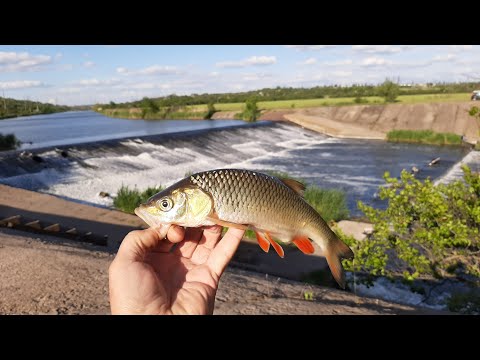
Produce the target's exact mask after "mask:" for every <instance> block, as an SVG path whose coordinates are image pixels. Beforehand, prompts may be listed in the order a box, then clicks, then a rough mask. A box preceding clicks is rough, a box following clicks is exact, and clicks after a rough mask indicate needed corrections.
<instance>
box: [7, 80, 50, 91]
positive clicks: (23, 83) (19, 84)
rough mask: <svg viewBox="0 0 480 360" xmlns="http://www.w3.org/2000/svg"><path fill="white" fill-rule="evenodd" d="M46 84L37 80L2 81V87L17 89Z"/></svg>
mask: <svg viewBox="0 0 480 360" xmlns="http://www.w3.org/2000/svg"><path fill="white" fill-rule="evenodd" d="M44 86H45V84H44V83H43V82H41V81H37V80H17V81H0V89H3V90H16V89H27V88H34V87H44Z"/></svg>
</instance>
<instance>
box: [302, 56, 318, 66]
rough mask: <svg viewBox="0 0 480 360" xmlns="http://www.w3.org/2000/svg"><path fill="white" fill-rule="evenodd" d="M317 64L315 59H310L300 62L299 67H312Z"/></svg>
mask: <svg viewBox="0 0 480 360" xmlns="http://www.w3.org/2000/svg"><path fill="white" fill-rule="evenodd" d="M316 63H317V59H315V58H314V57H310V58H308V59H306V60H305V61H302V62H301V63H300V65H313V64H316Z"/></svg>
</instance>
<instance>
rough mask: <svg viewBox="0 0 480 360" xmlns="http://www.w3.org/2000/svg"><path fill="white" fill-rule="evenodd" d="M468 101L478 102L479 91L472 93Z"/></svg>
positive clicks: (479, 97) (479, 98)
mask: <svg viewBox="0 0 480 360" xmlns="http://www.w3.org/2000/svg"><path fill="white" fill-rule="evenodd" d="M470 100H480V90H475V91H473V92H472V96H471V97H470Z"/></svg>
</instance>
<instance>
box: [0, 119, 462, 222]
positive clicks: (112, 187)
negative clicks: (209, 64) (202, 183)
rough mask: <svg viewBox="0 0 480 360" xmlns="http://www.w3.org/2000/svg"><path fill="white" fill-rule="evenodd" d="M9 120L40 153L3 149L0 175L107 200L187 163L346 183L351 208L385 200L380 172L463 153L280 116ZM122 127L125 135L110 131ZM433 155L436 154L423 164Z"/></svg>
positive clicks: (446, 166) (423, 169)
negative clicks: (343, 133)
mask: <svg viewBox="0 0 480 360" xmlns="http://www.w3.org/2000/svg"><path fill="white" fill-rule="evenodd" d="M82 116H85V117H82ZM24 121H27V122H26V123H23V122H24ZM36 121H38V122H39V123H38V124H37V123H35V122H36ZM42 121H44V125H41V124H40V123H41V122H42ZM5 122H6V123H7V126H6V127H4V126H3V125H4V123H5ZM105 122H107V123H108V125H106V124H105ZM112 124H113V125H112ZM232 124H237V126H229V125H232ZM31 126H33V128H31ZM42 126H45V128H46V129H47V130H48V131H47V132H48V134H46V133H45V132H44V130H45V129H44V128H43V127H42ZM226 126H228V127H226ZM222 127H223V128H222ZM5 129H8V130H9V132H14V133H15V134H17V136H18V137H19V138H20V139H21V140H23V141H27V140H28V141H33V144H32V145H31V146H30V147H31V148H37V149H36V150H35V154H36V155H38V156H39V157H40V158H41V162H37V161H34V160H32V158H31V157H25V156H24V155H23V156H22V154H21V152H20V151H17V152H9V153H5V154H3V155H2V154H0V183H3V184H7V185H12V186H17V187H22V188H26V189H30V190H37V191H42V192H47V193H51V194H55V195H59V196H62V197H65V198H69V199H73V200H76V201H81V202H86V203H90V204H96V205H101V206H110V205H111V203H112V200H111V199H110V198H102V197H100V196H99V193H100V192H101V191H104V192H108V193H110V194H111V195H114V194H115V193H116V192H117V190H118V189H119V188H120V187H121V186H122V185H128V186H132V187H133V186H137V187H138V188H139V189H143V188H146V187H148V186H155V185H159V184H161V185H164V186H166V185H169V184H171V183H173V182H174V181H177V180H179V179H180V178H182V177H184V176H185V174H186V173H189V172H196V171H203V170H207V169H214V168H221V167H229V168H246V169H252V170H259V171H261V170H276V171H282V172H286V173H289V174H290V175H292V176H295V177H299V178H303V179H305V180H306V181H307V183H310V184H315V185H318V186H320V187H324V188H336V189H342V190H344V191H346V193H347V202H348V207H349V209H350V211H351V214H352V215H361V214H360V213H359V211H358V209H357V206H356V203H357V201H358V200H362V201H364V202H365V203H367V204H373V205H377V206H382V203H381V202H380V200H379V199H378V198H377V196H376V193H377V191H378V187H379V186H380V185H382V184H384V180H383V178H382V176H383V174H384V172H385V171H389V172H390V174H391V175H392V176H398V175H399V174H400V172H401V170H402V169H408V170H410V169H411V168H412V167H413V166H416V167H417V168H418V169H420V171H419V173H418V174H417V177H418V178H421V179H423V178H426V177H427V176H429V177H431V178H432V179H439V178H441V177H442V176H443V175H445V174H446V173H447V172H448V171H449V170H450V171H451V169H452V167H453V166H454V164H455V163H457V162H458V161H460V160H461V159H462V158H463V157H464V156H465V155H466V153H467V150H465V149H463V148H456V147H438V146H428V145H412V144H392V143H387V142H383V141H372V140H351V139H335V138H330V137H327V136H324V135H321V134H318V133H315V132H312V131H309V130H306V129H303V128H301V127H299V126H296V125H291V124H286V123H278V122H273V123H271V122H262V123H257V124H253V125H245V123H243V122H236V121H232V120H231V121H228V120H225V121H217V120H215V121H184V120H180V121H175V122H171V121H170V122H168V121H167V122H164V121H139V120H119V119H109V118H105V117H103V116H101V115H98V114H95V113H92V112H75V113H65V114H54V115H46V116H43V120H41V119H40V116H38V117H35V119H33V117H32V118H29V119H15V120H4V121H0V132H3V133H6V132H8V131H5ZM106 129H109V131H110V132H108V131H106ZM42 131H43V133H42ZM162 132H163V134H158V133H162ZM173 132H175V133H173ZM27 134H29V135H27ZM153 134H158V135H153ZM144 135H149V136H144ZM120 136H129V138H122V139H115V138H118V137H120ZM107 138H108V139H110V140H105V139H107ZM29 139H31V140H29ZM99 139H102V141H99ZM86 141H91V142H90V143H84V142H86ZM80 142H83V143H81V144H80ZM62 143H63V144H65V143H69V144H73V145H69V146H59V145H61V144H62ZM75 144H76V145H75ZM49 145H58V146H59V147H60V149H58V148H57V149H55V148H53V147H48V146H49ZM39 146H42V147H43V148H42V149H38V147H39ZM60 150H65V151H66V152H67V153H64V155H68V156H66V157H64V156H62V154H61V151H60ZM31 151H34V150H31ZM437 157H440V158H441V160H440V162H438V164H436V165H434V166H432V167H429V166H428V163H429V162H430V161H431V160H432V159H434V158H437ZM37 160H38V158H37ZM452 176H453V177H455V174H453V175H452Z"/></svg>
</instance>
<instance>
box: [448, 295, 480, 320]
mask: <svg viewBox="0 0 480 360" xmlns="http://www.w3.org/2000/svg"><path fill="white" fill-rule="evenodd" d="M447 305H448V310H450V311H453V312H459V313H461V314H476V315H479V314H480V295H479V293H478V291H473V290H471V291H470V292H467V293H458V294H453V295H452V296H451V297H450V298H449V299H448V301H447Z"/></svg>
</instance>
